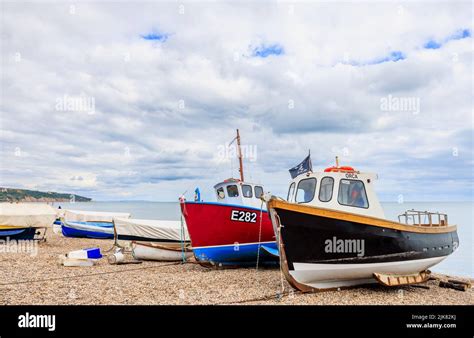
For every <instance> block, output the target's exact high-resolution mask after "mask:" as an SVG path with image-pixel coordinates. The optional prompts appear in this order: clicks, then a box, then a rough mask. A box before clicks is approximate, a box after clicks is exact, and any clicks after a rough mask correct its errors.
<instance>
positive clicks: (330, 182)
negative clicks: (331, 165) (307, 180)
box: [319, 177, 334, 202]
mask: <svg viewBox="0 0 474 338" xmlns="http://www.w3.org/2000/svg"><path fill="white" fill-rule="evenodd" d="M333 188H334V178H332V177H323V179H322V180H321V184H320V186H319V200H320V201H321V202H329V201H330V200H331V198H332V189H333Z"/></svg>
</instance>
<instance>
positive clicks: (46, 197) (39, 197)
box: [0, 188, 92, 202]
mask: <svg viewBox="0 0 474 338" xmlns="http://www.w3.org/2000/svg"><path fill="white" fill-rule="evenodd" d="M71 200H74V201H75V202H90V201H92V199H91V198H88V197H83V196H79V195H76V194H60V193H57V192H51V191H48V192H43V191H35V190H24V189H10V188H0V202H69V201H71Z"/></svg>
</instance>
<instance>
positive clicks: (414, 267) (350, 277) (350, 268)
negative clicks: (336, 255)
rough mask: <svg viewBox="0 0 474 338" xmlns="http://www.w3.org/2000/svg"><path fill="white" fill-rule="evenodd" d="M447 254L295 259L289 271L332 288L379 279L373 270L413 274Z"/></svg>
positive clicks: (301, 280)
mask: <svg viewBox="0 0 474 338" xmlns="http://www.w3.org/2000/svg"><path fill="white" fill-rule="evenodd" d="M446 257H447V256H442V257H433V258H426V259H418V260H410V261H401V262H400V261H399V262H387V263H366V264H311V263H294V264H293V266H294V270H292V271H290V275H291V276H292V277H293V278H294V279H295V280H296V281H297V282H299V283H301V284H305V285H309V286H311V287H313V288H317V289H331V288H339V287H348V286H354V285H361V284H370V283H377V281H376V280H375V279H374V278H373V273H374V272H377V273H383V274H397V275H410V274H415V273H419V272H421V271H425V270H427V269H429V268H430V267H432V266H433V265H436V264H438V263H439V262H441V261H442V260H443V259H445V258H446Z"/></svg>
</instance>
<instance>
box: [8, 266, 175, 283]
mask: <svg viewBox="0 0 474 338" xmlns="http://www.w3.org/2000/svg"><path fill="white" fill-rule="evenodd" d="M179 264H181V262H179V263H170V264H163V265H158V266H147V267H143V268H135V269H124V270H119V271H106V272H96V273H89V274H81V275H73V276H64V277H52V278H44V279H36V280H27V281H17V282H13V283H1V284H0V286H6V285H17V284H27V283H39V282H49V281H53V280H63V279H72V278H81V277H89V276H100V275H110V274H114V273H121V272H127V271H137V270H148V269H157V268H162V267H166V266H172V265H179Z"/></svg>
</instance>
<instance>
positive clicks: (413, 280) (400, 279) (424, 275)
mask: <svg viewBox="0 0 474 338" xmlns="http://www.w3.org/2000/svg"><path fill="white" fill-rule="evenodd" d="M374 277H375V279H376V280H377V282H379V283H380V284H382V285H385V286H400V285H410V284H418V283H423V282H426V281H427V280H428V278H430V271H422V272H420V273H417V274H413V275H388V274H383V273H377V272H374Z"/></svg>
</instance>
